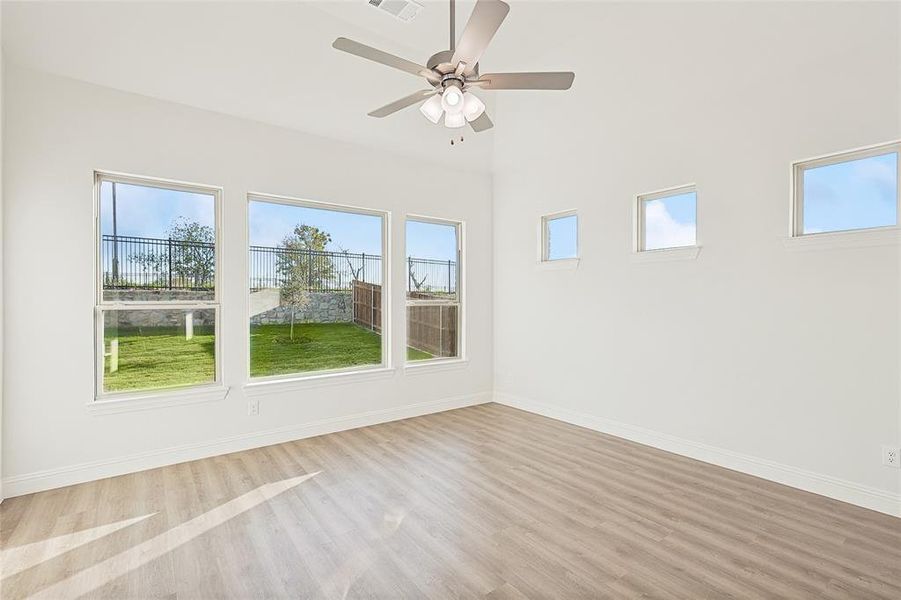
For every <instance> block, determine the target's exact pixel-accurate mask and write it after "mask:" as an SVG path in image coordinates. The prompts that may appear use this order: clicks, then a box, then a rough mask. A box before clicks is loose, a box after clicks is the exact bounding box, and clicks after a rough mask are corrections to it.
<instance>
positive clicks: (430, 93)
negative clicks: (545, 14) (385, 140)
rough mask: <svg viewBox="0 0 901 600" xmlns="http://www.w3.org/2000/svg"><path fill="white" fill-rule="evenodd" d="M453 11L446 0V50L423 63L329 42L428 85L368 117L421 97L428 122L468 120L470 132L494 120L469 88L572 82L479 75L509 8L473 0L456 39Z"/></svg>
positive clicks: (566, 75) (568, 80)
mask: <svg viewBox="0 0 901 600" xmlns="http://www.w3.org/2000/svg"><path fill="white" fill-rule="evenodd" d="M454 9H455V6H454V0H450V50H442V51H440V52H437V53H435V54H433V55H432V56H431V57H430V58H429V59H428V60H427V61H426V64H425V66H423V65H420V64H417V63H415V62H412V61H409V60H406V59H404V58H400V57H399V56H394V55H393V54H389V53H387V52H384V51H382V50H378V49H376V48H373V47H371V46H367V45H365V44H361V43H359V42H355V41H353V40H349V39H347V38H343V37H339V38H338V39H336V40H335V41H334V43H333V44H332V47H333V48H336V49H337V50H341V51H342V52H348V53H350V54H354V55H356V56H359V57H361V58H365V59H367V60H371V61H374V62H377V63H381V64H383V65H386V66H389V67H393V68H395V69H399V70H401V71H406V72H407V73H411V74H413V75H417V76H420V77H423V78H425V80H426V81H427V82H428V83H429V85H430V86H431V87H430V88H428V89H424V90H420V91H418V92H414V93H412V94H410V95H409V96H405V97H403V98H401V99H400V100H395V101H394V102H392V103H390V104H386V105H385V106H383V107H381V108H377V109H376V110H374V111H372V112H371V113H369V116H370V117H379V118H381V117H387V116H388V115H391V114H394V113H396V112H397V111H399V110H401V109H403V108H407V107H408V106H413V105H414V104H417V103H418V102H422V101H423V100H425V102H423V103H422V105H421V106H420V107H419V110H420V112H422V114H423V115H425V117H426V118H427V119H428V120H429V121H431V122H432V123H435V124H436V125H437V124H438V122H439V121H441V117H442V116H444V125H445V126H446V127H450V128H457V127H463V126H465V125H466V123H469V126H470V127H472V129H473V131H477V132H478V131H485V130H486V129H490V128H491V127H493V126H494V124H493V123H492V122H491V119H489V118H488V115H487V114H486V113H485V104H484V103H483V102H482V101H481V100H480V99H479V98H478V96H476V95H475V94H473V93H472V91H471V90H472V89H474V88H481V89H483V90H567V89H569V88H570V86H572V84H573V79H575V76H576V74H575V73H573V72H571V71H561V72H549V73H548V72H543V73H486V74H483V75H479V59H480V58H481V56H482V53H483V52H485V49H486V48H487V47H488V44H489V43H490V42H491V38H493V37H494V34H495V33H496V32H497V30H498V29H499V28H500V26H501V23H503V22H504V19H505V18H506V16H507V13H508V12H509V11H510V6H509V5H508V4H507V3H506V2H502V1H501V0H478V1H477V2H476V5H475V8H473V10H472V14H471V15H470V17H469V22H468V23H467V24H466V28H465V29H463V34H462V35H461V36H460V40H459V43H458V42H457V39H456V35H455V18H454V12H455V11H454Z"/></svg>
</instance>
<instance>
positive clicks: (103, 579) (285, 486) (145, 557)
mask: <svg viewBox="0 0 901 600" xmlns="http://www.w3.org/2000/svg"><path fill="white" fill-rule="evenodd" d="M319 473H320V471H316V472H314V473H309V474H306V475H301V476H298V477H292V478H290V479H284V480H282V481H275V482H273V483H267V484H265V485H262V486H260V487H258V488H255V489H253V490H251V491H249V492H247V493H245V494H242V495H241V496H238V497H237V498H234V499H233V500H229V501H228V502H226V503H225V504H221V505H219V506H217V507H216V508H213V509H211V510H209V511H207V512H205V513H202V514H200V515H197V516H196V517H194V518H193V519H190V520H188V521H185V522H184V523H182V524H180V525H176V526H175V527H173V528H171V529H169V530H167V531H164V532H163V533H161V534H159V535H156V536H154V537H152V538H150V539H148V540H146V541H143V542H141V543H140V544H137V545H135V546H132V547H131V548H129V549H128V550H125V551H124V552H120V553H119V554H117V555H115V556H112V557H110V558H108V559H106V560H104V561H102V562H100V563H98V564H96V565H94V566H92V567H89V568H87V569H84V570H82V571H79V572H78V573H75V574H74V575H72V576H70V577H67V578H66V579H63V580H61V581H58V582H56V583H54V584H53V585H51V586H49V587H47V588H44V589H43V590H41V591H40V592H39V593H37V594H35V595H34V596H32V598H46V599H50V598H62V597H66V598H74V597H78V596H81V595H83V594H86V593H88V592H90V591H91V590H94V589H97V588H100V587H103V586H104V585H106V584H107V583H109V582H111V581H114V580H116V579H118V578H119V577H122V576H123V575H125V574H126V573H128V572H129V571H132V570H134V569H137V568H139V567H141V566H143V565H145V564H147V563H149V562H151V561H153V560H156V559H157V558H159V557H161V556H163V555H165V554H167V553H168V552H171V551H172V550H174V549H176V548H178V547H179V546H182V545H184V544H187V543H188V542H190V541H191V540H193V539H195V538H197V537H199V536H201V535H203V534H204V533H206V532H208V531H210V530H211V529H214V528H215V527H218V526H219V525H222V524H223V523H225V522H226V521H229V520H230V519H233V518H235V517H237V516H238V515H240V514H241V513H244V512H246V511H248V510H251V509H253V508H255V507H257V506H259V505H261V504H263V503H265V502H268V501H269V500H271V499H272V498H274V497H276V496H278V495H279V494H281V493H283V492H286V491H288V490H290V489H291V488H293V487H296V486H297V485H299V484H301V483H303V482H304V481H306V480H308V479H312V478H313V477H315V476H316V475H318V474H319Z"/></svg>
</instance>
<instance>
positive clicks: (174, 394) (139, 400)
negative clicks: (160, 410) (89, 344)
mask: <svg viewBox="0 0 901 600" xmlns="http://www.w3.org/2000/svg"><path fill="white" fill-rule="evenodd" d="M104 182H111V183H122V184H126V185H135V186H142V187H153V188H159V189H164V190H172V191H180V192H188V193H195V194H204V195H210V196H212V197H213V224H214V229H215V231H214V232H213V233H214V236H215V237H214V241H213V243H214V248H213V257H214V258H213V260H214V264H215V270H214V272H213V299H212V300H171V301H167V302H153V301H144V300H125V301H123V300H106V299H104V298H103V263H102V260H103V248H102V233H103V229H102V225H101V222H100V217H101V215H100V204H101V200H100V188H101V185H102V184H103V183H104ZM93 195H94V399H93V402H92V403H91V404H90V405H89V408H92V407H93V409H95V410H96V408H97V407H100V406H104V405H105V406H119V405H121V403H122V402H129V404H132V403H133V404H135V406H138V407H141V408H153V407H155V406H157V405H158V404H156V403H155V402H156V401H159V400H163V401H164V402H163V404H162V405H165V401H166V399H169V400H176V401H177V402H176V403H181V401H182V400H185V401H187V400H191V399H193V401H198V399H221V398H223V397H224V396H225V393H226V392H227V390H226V388H225V386H224V384H223V378H222V362H223V361H222V306H221V302H220V298H221V294H222V291H221V287H222V270H223V269H222V195H223V189H222V188H221V187H219V186H213V185H207V184H201V183H190V182H185V181H178V180H174V179H164V178H159V177H149V176H144V175H132V174H128V173H119V172H115V171H103V170H95V171H94V189H93ZM188 309H196V310H212V311H213V313H214V315H215V318H214V323H215V324H214V326H213V336H214V360H213V368H214V370H215V373H214V378H213V381H210V382H206V383H196V384H185V385H178V386H170V387H162V388H150V389H144V390H126V391H119V392H105V391H104V390H103V368H104V353H105V350H106V344H105V343H104V337H103V334H104V327H103V315H104V314H105V313H106V312H111V311H123V310H188ZM130 401H134V402H130ZM118 410H119V409H116V408H113V409H112V410H111V411H110V412H117V411H118Z"/></svg>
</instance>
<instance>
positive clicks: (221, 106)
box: [2, 0, 565, 171]
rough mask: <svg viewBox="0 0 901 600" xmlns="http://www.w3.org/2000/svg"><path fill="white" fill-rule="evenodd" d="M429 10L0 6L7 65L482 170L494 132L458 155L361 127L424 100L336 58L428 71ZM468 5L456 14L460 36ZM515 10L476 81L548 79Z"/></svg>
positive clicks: (412, 120)
mask: <svg viewBox="0 0 901 600" xmlns="http://www.w3.org/2000/svg"><path fill="white" fill-rule="evenodd" d="M425 4H426V6H425V8H424V9H423V11H422V12H421V13H420V15H419V17H418V18H417V19H416V20H415V21H413V22H412V23H403V22H401V21H399V20H397V19H395V18H394V17H392V16H391V15H389V14H387V13H384V12H382V11H380V10H378V9H375V8H374V7H372V6H369V5H368V3H367V1H366V0H345V1H335V2H303V3H296V2H239V3H224V2H212V3H211V2H117V3H114V2H59V3H56V2H53V3H51V2H3V3H2V10H3V17H2V25H3V29H2V34H3V48H4V58H5V59H6V60H9V61H11V62H13V63H17V64H21V65H24V66H27V67H31V68H35V69H39V70H42V71H47V72H50V73H54V74H57V75H62V76H66V77H72V78H75V79H79V80H83V81H88V82H91V83H95V84H99V85H104V86H108V87H112V88H116V89H120V90H125V91H129V92H134V93H138V94H143V95H146V96H151V97H155V98H160V99H164V100H170V101H174V102H179V103H183V104H187V105H191V106H195V107H199V108H204V109H208V110H213V111H217V112H221V113H226V114H231V115H235V116H239V117H244V118H248V119H254V120H257V121H262V122H265V123H271V124H274V125H280V126H284V127H289V128H293V129H297V130H301V131H305V132H309V133H313V134H316V135H322V136H326V137H329V138H334V139H339V140H346V141H351V142H355V143H359V144H363V145H368V146H374V147H378V148H380V149H391V151H393V152H396V153H398V154H402V155H407V156H416V157H420V158H422V157H431V158H432V159H434V160H437V161H441V162H442V163H445V164H449V165H453V166H456V167H459V168H464V169H473V170H480V171H487V170H489V169H490V166H491V153H492V147H493V136H494V131H493V130H490V131H488V132H484V133H481V134H478V135H477V134H474V133H472V132H469V130H468V129H467V130H465V131H466V132H467V135H466V141H465V143H464V144H463V145H460V146H455V147H453V148H452V147H451V146H450V144H449V140H450V135H449V132H448V130H446V129H444V128H442V127H436V126H434V125H432V124H430V123H428V122H427V121H426V120H425V119H424V118H423V117H422V116H421V115H420V114H419V113H418V111H417V110H416V109H415V108H411V109H407V110H405V111H402V112H401V113H398V114H396V115H393V116H391V117H388V118H386V119H374V118H371V117H368V116H366V113H367V112H369V111H370V110H372V109H374V108H377V107H379V106H381V105H383V104H386V103H388V102H390V101H393V100H395V99H397V98H400V97H402V96H405V95H407V94H409V93H411V92H413V91H415V90H417V89H423V88H424V87H425V82H424V81H423V80H420V79H418V78H416V77H415V76H412V75H408V74H406V73H402V72H399V71H393V70H392V69H389V68H387V67H383V66H381V65H377V64H375V63H367V62H366V61H364V60H362V59H359V58H357V57H354V56H350V55H346V54H343V53H340V52H338V51H336V50H334V49H332V48H331V43H332V41H333V40H334V39H335V38H336V37H338V36H345V37H350V38H353V39H356V40H358V41H361V42H363V43H366V44H369V45H372V46H376V47H379V48H382V49H384V50H386V51H388V52H392V53H395V54H397V55H399V56H403V57H405V58H409V59H410V60H414V61H417V62H422V63H424V62H425V60H426V59H427V58H428V56H430V55H431V54H433V53H434V52H436V51H438V50H443V49H446V48H447V46H448V4H447V3H446V2H425ZM472 5H473V3H472V2H463V1H461V2H459V3H458V6H457V31H458V34H459V32H460V31H461V30H462V29H463V26H464V25H465V22H466V19H467V18H468V16H469V13H470V11H471V10H472ZM523 7H524V6H523ZM517 8H518V7H517V6H516V5H514V6H513V8H512V10H511V13H510V15H509V16H508V18H507V20H506V22H505V23H504V26H503V27H502V28H501V31H500V32H499V33H498V35H497V36H496V38H495V40H494V44H493V45H492V47H491V48H490V49H489V50H488V51H487V52H486V53H485V55H484V57H483V60H482V64H483V65H484V66H483V71H484V70H485V68H490V70H541V69H542V68H549V67H550V66H548V65H540V64H537V63H535V62H534V61H531V60H529V58H530V57H534V56H535V54H536V52H537V51H538V49H539V46H538V45H536V43H535V27H534V26H535V21H534V18H533V17H534V14H533V15H531V16H526V17H524V19H523V20H522V21H521V22H520V25H521V27H519V28H518V27H517V21H518V19H517V18H516V13H517ZM529 8H532V7H531V6H530V7H529ZM533 12H534V11H533ZM551 16H553V12H551ZM539 39H540V38H539ZM544 41H545V42H546V43H551V41H550V40H547V38H545V39H544ZM514 58H515V59H516V60H513V59H514ZM558 66H559V67H560V68H565V65H558ZM556 67H557V66H554V68H556ZM491 93H496V92H483V93H482V95H483V97H486V96H488V97H486V98H485V99H486V103H487V104H488V108H489V112H491V113H492V117H494V120H495V123H496V125H497V126H498V127H500V126H502V121H503V119H502V115H496V114H494V113H493V110H492V109H493V108H494V103H493V99H492V98H491V97H490V94H491ZM539 93H540V92H539Z"/></svg>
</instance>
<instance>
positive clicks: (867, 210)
mask: <svg viewBox="0 0 901 600" xmlns="http://www.w3.org/2000/svg"><path fill="white" fill-rule="evenodd" d="M897 197H898V155H897V154H896V153H894V152H892V153H889V154H883V155H879V156H872V157H869V158H862V159H859V160H852V161H848V162H844V163H839V164H835V165H826V166H823V167H817V168H815V169H807V170H805V171H804V233H818V232H822V231H841V230H844V229H861V228H866V227H884V226H887V225H895V224H896V223H897V218H898V204H897Z"/></svg>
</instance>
